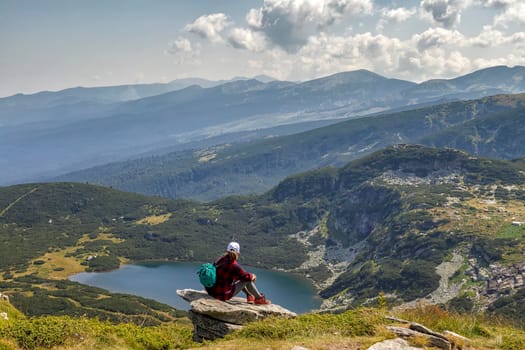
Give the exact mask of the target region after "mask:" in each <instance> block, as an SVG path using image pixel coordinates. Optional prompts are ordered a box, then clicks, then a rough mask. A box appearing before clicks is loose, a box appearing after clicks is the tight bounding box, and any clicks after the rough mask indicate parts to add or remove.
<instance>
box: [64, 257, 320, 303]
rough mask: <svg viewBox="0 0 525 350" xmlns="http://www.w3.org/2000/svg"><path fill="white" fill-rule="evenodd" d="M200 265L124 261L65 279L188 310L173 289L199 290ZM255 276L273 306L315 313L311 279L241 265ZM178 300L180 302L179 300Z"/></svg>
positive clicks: (315, 292)
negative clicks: (107, 269) (105, 269)
mask: <svg viewBox="0 0 525 350" xmlns="http://www.w3.org/2000/svg"><path fill="white" fill-rule="evenodd" d="M200 264H202V262H195V261H167V260H164V259H153V260H143V261H141V262H136V263H135V262H131V261H130V262H127V263H126V264H122V265H120V266H119V268H118V269H115V270H112V271H109V272H108V271H106V272H81V273H78V274H75V275H72V276H69V277H68V280H70V281H74V282H78V283H81V284H85V285H89V286H94V287H99V288H103V289H106V290H108V291H110V292H112V293H125V294H131V295H137V296H141V297H145V298H149V299H153V300H156V301H158V302H161V303H164V304H167V305H170V306H172V307H174V308H176V309H179V310H188V308H189V305H188V304H187V302H184V301H183V300H182V299H181V298H180V297H179V296H178V295H176V293H175V292H176V290H177V289H186V288H190V289H197V290H201V289H203V287H202V285H200V283H199V281H198V277H197V270H198V267H199V266H200ZM244 267H245V269H246V270H247V271H249V272H252V273H255V274H256V275H257V276H258V279H257V286H258V288H259V289H260V291H261V292H263V293H265V294H266V295H268V296H269V299H271V300H272V301H273V302H274V303H276V304H279V305H282V306H284V307H286V308H289V309H290V310H293V311H294V312H297V313H304V312H310V311H313V310H318V309H319V308H320V306H321V305H322V303H323V299H322V298H321V297H320V296H319V294H318V289H317V286H316V285H315V284H314V283H312V281H311V279H308V278H306V277H305V276H304V275H303V274H301V273H297V272H288V271H283V270H274V269H261V268H257V267H251V266H248V265H245V266H244ZM179 299H180V300H179Z"/></svg>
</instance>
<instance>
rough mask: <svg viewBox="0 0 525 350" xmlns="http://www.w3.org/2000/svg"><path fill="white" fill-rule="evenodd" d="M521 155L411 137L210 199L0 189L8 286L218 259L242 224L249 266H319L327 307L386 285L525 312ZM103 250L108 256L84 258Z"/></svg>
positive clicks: (312, 273)
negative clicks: (256, 190) (488, 155)
mask: <svg viewBox="0 0 525 350" xmlns="http://www.w3.org/2000/svg"><path fill="white" fill-rule="evenodd" d="M524 165H525V163H524V162H523V161H512V162H511V161H499V160H489V159H484V158H476V157H472V156H470V155H468V154H467V153H463V152H460V151H456V150H451V149H433V148H427V147H423V146H408V145H406V146H395V147H388V148H386V149H383V150H380V151H377V152H375V153H373V154H371V155H369V156H367V157H364V158H361V159H358V160H355V161H353V162H351V163H349V164H347V165H346V166H345V167H343V168H340V169H337V168H323V169H319V170H316V171H312V172H308V173H304V174H300V175H294V176H291V177H289V178H287V179H286V180H284V181H282V182H281V183H280V184H279V185H278V186H276V187H275V188H273V189H272V190H271V191H269V192H267V193H265V194H264V195H261V196H253V197H228V198H224V199H221V200H218V201H215V202H212V203H208V204H203V203H196V202H190V201H180V200H168V199H162V198H157V197H145V196H140V195H135V194H127V193H121V192H118V191H115V190H111V189H107V188H103V187H96V186H91V185H85V184H68V183H57V184H29V185H19V186H12V187H5V188H0V200H1V203H0V208H3V209H1V211H0V237H1V240H2V244H5V246H6V247H8V248H9V249H8V250H7V251H8V252H10V254H9V255H7V256H6V257H5V259H3V260H2V266H0V267H1V269H2V271H3V279H4V282H3V283H4V284H3V286H5V287H7V288H8V289H10V290H11V291H13V292H14V293H15V295H18V294H20V292H15V290H17V289H19V290H20V289H22V290H23V288H25V287H24V286H23V285H21V283H27V279H29V281H33V282H34V281H35V280H36V279H38V278H40V279H41V281H40V282H41V283H43V284H45V283H46V282H45V280H46V279H56V278H59V279H60V278H62V277H63V276H64V272H61V271H62V269H64V270H66V271H67V272H69V273H70V274H71V273H74V272H77V271H81V270H83V269H84V268H85V267H86V266H84V265H86V264H87V267H88V268H90V269H108V268H115V267H116V266H118V264H119V262H121V261H128V260H132V261H138V260H149V259H158V260H164V259H168V260H190V261H207V260H211V259H213V258H214V257H216V255H217V254H219V253H220V251H219V250H220V249H218V248H217V247H222V246H223V245H224V242H225V241H227V240H228V239H229V237H232V235H234V236H235V238H236V239H237V240H239V241H241V242H243V246H244V247H245V248H244V249H245V250H247V251H249V252H250V254H249V255H246V256H245V257H244V258H243V259H244V260H243V261H244V262H245V263H246V264H247V265H251V266H262V267H267V268H280V269H283V268H284V269H286V270H288V271H295V272H298V273H303V274H306V275H308V276H309V277H310V278H312V279H313V280H315V281H316V283H317V285H318V286H319V288H320V291H321V292H320V293H321V296H322V297H324V298H326V299H327V300H326V301H325V306H326V307H337V306H343V307H348V306H350V305H361V304H363V303H365V304H366V303H369V302H372V303H373V302H374V298H376V297H377V296H378V295H379V293H380V292H384V293H386V296H387V298H388V301H389V303H391V304H397V303H404V302H409V301H413V300H415V299H417V298H426V299H429V300H431V301H433V302H436V303H440V304H441V303H443V304H450V305H452V306H455V307H458V308H463V309H465V308H466V309H468V310H475V309H480V310H485V308H486V307H488V309H487V310H489V311H490V312H492V313H503V314H506V315H507V316H510V317H514V318H518V319H521V316H520V315H524V314H525V312H523V313H519V314H515V313H512V312H510V311H509V310H512V309H516V308H517V309H522V308H525V305H524V304H523V302H522V298H521V297H520V295H521V293H523V288H524V287H525V286H524V285H523V279H519V278H515V276H517V275H521V274H522V271H523V270H525V269H524V268H523V266H525V264H524V260H525V259H524V258H523V254H522V252H523V249H524V247H525V231H524V230H525V225H522V226H514V225H513V224H512V222H513V221H520V220H521V221H525V209H524V208H525V207H524V201H525V183H524V181H525V173H524V169H525V167H524ZM29 213H31V214H29ZM240 227H242V230H240V229H239V228H240ZM27 237H31V240H30V241H31V244H28V239H27ZM274 242H279V244H278V245H276V244H275V243H274ZM95 254H96V255H99V256H105V257H104V258H103V259H101V260H98V262H97V259H98V258H97V259H95V260H94V261H90V262H87V261H86V257H87V256H89V255H95ZM33 273H35V274H36V275H31V274H33ZM61 276H62V277H61ZM40 282H34V283H37V284H38V283H40ZM26 286H28V285H26ZM5 287H4V288H5ZM42 292H43V293H49V292H46V291H45V290H44V289H43V290H42ZM48 295H49V294H48ZM49 296H50V297H51V296H52V294H51V295H49ZM31 299H32V298H31V297H28V298H27V300H28V302H31ZM14 300H15V305H17V304H16V300H17V299H16V297H15V298H14Z"/></svg>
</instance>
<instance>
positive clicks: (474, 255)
mask: <svg viewBox="0 0 525 350" xmlns="http://www.w3.org/2000/svg"><path fill="white" fill-rule="evenodd" d="M397 152H399V153H397ZM383 155H384V157H382V156H378V155H377V154H375V155H374V156H372V157H370V159H366V160H361V161H360V162H354V164H356V163H357V164H356V165H355V166H352V164H351V165H349V166H347V167H346V168H344V169H343V170H342V172H341V173H340V174H339V176H338V178H337V180H336V184H335V188H336V190H335V191H334V192H335V193H334V195H333V196H334V197H333V199H332V200H331V202H330V204H329V206H328V207H327V208H326V214H325V216H324V217H323V218H322V219H321V220H320V221H319V222H318V225H316V226H315V227H314V228H313V229H311V230H305V231H301V232H299V233H296V234H293V235H291V236H290V237H292V238H294V239H296V240H297V241H299V242H301V243H302V244H304V245H305V247H307V250H308V251H309V253H308V260H307V261H306V262H304V263H303V264H302V266H301V267H300V268H299V269H298V271H303V272H304V273H305V274H307V275H308V276H310V277H311V278H312V279H314V280H316V283H317V285H318V286H319V288H320V289H322V291H321V295H322V296H324V297H325V298H327V300H326V301H325V303H324V307H329V308H330V307H337V306H341V305H343V306H348V305H349V304H360V303H369V302H372V303H373V302H374V300H376V298H377V296H378V294H379V293H380V292H384V293H385V295H386V296H387V298H389V299H391V300H393V301H394V300H395V302H401V303H407V302H410V301H415V300H425V301H427V302H432V303H437V304H446V303H449V302H451V301H452V300H454V299H455V298H458V297H464V296H469V298H471V299H472V297H471V296H472V295H475V296H476V297H475V298H474V302H475V303H476V304H477V305H480V306H482V307H486V306H487V305H489V304H490V303H492V302H494V301H495V300H497V299H498V298H500V297H502V296H508V295H513V293H515V292H516V291H518V290H519V289H521V288H524V287H525V285H524V284H525V282H524V281H525V257H524V256H523V252H524V251H525V229H524V228H523V227H515V226H512V224H511V223H512V222H513V221H515V220H517V219H516V218H520V217H524V216H525V207H524V201H525V173H524V172H523V170H521V168H519V167H517V168H513V167H512V166H511V167H507V166H505V165H504V163H502V162H499V161H493V160H484V159H478V158H474V157H471V156H469V155H468V154H466V153H462V152H457V151H453V150H443V151H441V150H430V149H427V148H424V147H417V146H408V145H401V146H396V147H393V148H388V149H386V150H385V151H383ZM515 164H517V163H515ZM364 174H366V176H364Z"/></svg>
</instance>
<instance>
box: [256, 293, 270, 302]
mask: <svg viewBox="0 0 525 350" xmlns="http://www.w3.org/2000/svg"><path fill="white" fill-rule="evenodd" d="M254 303H255V304H256V305H268V304H271V303H272V302H271V301H270V300H267V299H266V297H265V296H264V294H263V295H262V296H261V297H260V298H255V301H254Z"/></svg>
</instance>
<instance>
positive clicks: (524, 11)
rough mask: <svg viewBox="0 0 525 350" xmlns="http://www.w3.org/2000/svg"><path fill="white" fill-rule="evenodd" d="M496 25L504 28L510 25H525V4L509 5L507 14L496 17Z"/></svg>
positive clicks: (506, 9) (515, 3) (506, 10)
mask: <svg viewBox="0 0 525 350" xmlns="http://www.w3.org/2000/svg"><path fill="white" fill-rule="evenodd" d="M494 23H495V24H496V25H501V26H503V27H506V26H507V25H509V24H510V23H518V24H520V25H522V24H525V2H513V3H509V4H508V6H506V7H505V12H504V13H502V14H500V15H498V16H496V18H495V19H494Z"/></svg>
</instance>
